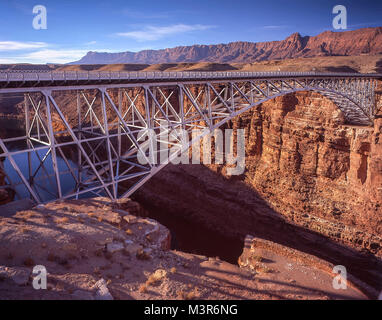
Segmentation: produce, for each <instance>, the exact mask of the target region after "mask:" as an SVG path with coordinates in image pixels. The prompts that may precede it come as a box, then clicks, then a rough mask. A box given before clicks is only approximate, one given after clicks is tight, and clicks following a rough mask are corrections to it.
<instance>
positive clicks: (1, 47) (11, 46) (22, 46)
mask: <svg viewBox="0 0 382 320" xmlns="http://www.w3.org/2000/svg"><path fill="white" fill-rule="evenodd" d="M47 46H48V44H47V43H45V42H19V41H0V51H17V50H30V49H40V48H45V47H47Z"/></svg>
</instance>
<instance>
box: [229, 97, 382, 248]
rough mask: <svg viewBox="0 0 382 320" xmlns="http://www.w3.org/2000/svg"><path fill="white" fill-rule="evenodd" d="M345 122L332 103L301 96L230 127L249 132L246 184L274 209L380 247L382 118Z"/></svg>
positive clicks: (277, 102)
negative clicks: (358, 124)
mask: <svg viewBox="0 0 382 320" xmlns="http://www.w3.org/2000/svg"><path fill="white" fill-rule="evenodd" d="M344 123H345V122H344V118H343V114H342V113H341V112H340V111H339V109H338V108H337V106H336V105H335V104H334V103H332V102H331V101H329V100H327V99H324V98H322V96H321V95H319V94H317V93H297V94H294V95H288V96H284V97H280V98H277V99H276V100H274V101H269V102H267V103H265V104H263V105H261V106H259V107H258V108H255V109H253V110H251V111H250V112H248V113H247V114H245V115H243V116H241V117H239V118H237V119H234V121H233V122H232V126H233V128H246V129H247V132H248V136H247V146H246V148H247V156H248V157H247V172H246V174H245V178H244V180H245V182H246V183H247V184H248V185H250V186H251V187H252V188H254V189H255V190H256V191H257V192H259V193H260V194H261V196H263V197H264V198H265V199H267V201H268V202H269V203H270V204H271V206H272V207H273V208H274V209H275V210H277V211H278V212H280V213H281V214H283V215H284V216H286V217H287V219H288V220H289V221H292V222H295V223H297V224H299V225H302V226H305V227H308V228H311V229H313V230H316V231H318V232H320V233H322V234H325V235H327V236H328V237H330V238H334V239H337V240H340V241H342V242H345V243H347V244H354V245H356V246H359V245H360V246H361V247H364V248H368V249H371V250H373V251H379V249H380V248H379V245H380V242H379V241H377V239H374V236H378V238H379V236H381V235H382V183H381V182H382V180H381V178H382V170H381V169H382V140H381V139H380V134H381V132H382V119H380V118H378V119H376V120H375V123H374V127H355V126H348V125H344ZM360 231H361V232H362V233H359V232H360ZM378 240H380V238H379V239H378Z"/></svg>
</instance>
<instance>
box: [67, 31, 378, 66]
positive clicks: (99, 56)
mask: <svg viewBox="0 0 382 320" xmlns="http://www.w3.org/2000/svg"><path fill="white" fill-rule="evenodd" d="M381 53H382V27H376V28H364V29H358V30H354V31H344V32H331V31H325V32H323V33H321V34H319V35H317V36H313V37H311V36H301V35H300V34H299V33H294V34H292V35H290V36H289V37H287V38H286V39H285V40H282V41H269V42H258V43H255V42H231V43H228V44H218V45H193V46H182V47H175V48H171V49H168V48H167V49H162V50H143V51H139V52H129V51H126V52H119V53H107V52H94V51H90V52H88V53H87V54H86V55H85V56H84V57H83V58H82V59H80V60H78V61H75V62H72V63H71V64H126V63H137V64H158V63H179V62H215V63H243V62H247V63H249V62H259V61H267V60H277V59H294V58H313V57H324V56H359V55H364V54H367V55H375V54H381Z"/></svg>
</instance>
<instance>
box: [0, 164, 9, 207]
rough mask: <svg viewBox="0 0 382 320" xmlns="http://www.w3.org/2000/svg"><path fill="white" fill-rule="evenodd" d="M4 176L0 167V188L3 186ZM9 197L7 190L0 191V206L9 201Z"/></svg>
mask: <svg viewBox="0 0 382 320" xmlns="http://www.w3.org/2000/svg"><path fill="white" fill-rule="evenodd" d="M5 185H6V183H5V174H4V172H3V169H2V168H1V166H0V187H1V186H5ZM10 198H11V196H10V195H9V193H8V191H7V190H4V189H0V205H2V204H5V203H7V202H9V201H11V199H10Z"/></svg>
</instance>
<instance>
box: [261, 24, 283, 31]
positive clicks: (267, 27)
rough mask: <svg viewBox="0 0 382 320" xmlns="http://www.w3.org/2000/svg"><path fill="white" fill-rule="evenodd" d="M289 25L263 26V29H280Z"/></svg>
mask: <svg viewBox="0 0 382 320" xmlns="http://www.w3.org/2000/svg"><path fill="white" fill-rule="evenodd" d="M286 27H287V26H276V25H274V26H263V27H261V29H265V30H279V29H285V28H286Z"/></svg>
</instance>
